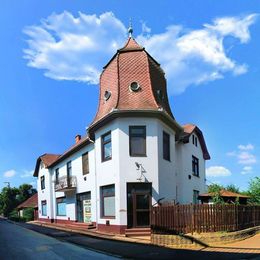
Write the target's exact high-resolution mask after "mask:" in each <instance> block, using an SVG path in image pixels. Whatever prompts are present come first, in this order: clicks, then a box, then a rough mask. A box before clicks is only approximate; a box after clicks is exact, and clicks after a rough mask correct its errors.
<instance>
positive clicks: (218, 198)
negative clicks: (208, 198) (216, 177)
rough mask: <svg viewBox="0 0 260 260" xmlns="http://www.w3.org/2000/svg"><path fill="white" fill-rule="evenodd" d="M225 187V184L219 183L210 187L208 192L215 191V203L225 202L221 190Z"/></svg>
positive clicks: (213, 199) (213, 198)
mask: <svg viewBox="0 0 260 260" xmlns="http://www.w3.org/2000/svg"><path fill="white" fill-rule="evenodd" d="M222 189H223V186H221V185H218V184H211V185H209V187H208V192H209V193H213V196H212V202H213V203H214V204H223V203H224V200H223V199H222V198H221V196H220V191H221V190H222Z"/></svg>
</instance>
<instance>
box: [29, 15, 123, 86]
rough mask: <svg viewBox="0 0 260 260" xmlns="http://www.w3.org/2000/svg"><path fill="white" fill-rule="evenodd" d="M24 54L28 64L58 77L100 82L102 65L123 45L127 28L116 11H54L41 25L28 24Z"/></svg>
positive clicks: (60, 78) (57, 78)
mask: <svg viewBox="0 0 260 260" xmlns="http://www.w3.org/2000/svg"><path fill="white" fill-rule="evenodd" d="M24 33H25V34H26V35H27V36H29V39H28V40H27V42H28V48H27V49H25V50H24V53H25V55H24V58H25V59H27V60H28V66H31V67H34V68H37V69H44V70H45V73H44V75H45V76H47V77H50V78H53V79H56V80H76V81H84V82H87V83H89V84H97V83H98V81H99V74H100V72H101V69H102V66H104V65H105V63H106V62H107V61H108V57H110V56H111V55H112V54H113V53H114V52H115V50H116V49H118V48H119V47H121V46H122V44H123V42H124V40H125V37H126V28H125V26H124V25H123V23H122V22H121V21H120V20H119V19H117V18H116V17H115V16H114V15H113V13H111V12H108V13H104V14H102V15H100V16H99V17H97V16H96V15H86V14H83V13H79V16H78V17H77V18H75V17H74V16H73V15H72V14H71V13H69V12H63V13H61V14H52V15H51V16H49V17H48V18H47V19H44V20H42V21H41V25H39V26H28V27H26V28H25V29H24Z"/></svg>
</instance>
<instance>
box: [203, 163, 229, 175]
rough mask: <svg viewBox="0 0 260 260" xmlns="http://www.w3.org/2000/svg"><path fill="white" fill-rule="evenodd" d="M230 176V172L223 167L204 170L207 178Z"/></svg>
mask: <svg viewBox="0 0 260 260" xmlns="http://www.w3.org/2000/svg"><path fill="white" fill-rule="evenodd" d="M230 175H231V172H230V170H229V169H227V168H225V167H223V166H211V167H209V168H207V169H206V176H207V177H227V176H230Z"/></svg>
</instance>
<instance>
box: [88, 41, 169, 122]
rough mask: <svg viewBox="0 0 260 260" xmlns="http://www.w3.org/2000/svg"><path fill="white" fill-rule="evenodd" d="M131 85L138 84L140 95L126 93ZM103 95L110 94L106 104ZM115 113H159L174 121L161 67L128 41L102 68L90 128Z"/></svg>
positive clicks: (132, 92) (139, 47) (133, 43)
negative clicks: (95, 108)
mask: <svg viewBox="0 0 260 260" xmlns="http://www.w3.org/2000/svg"><path fill="white" fill-rule="evenodd" d="M132 82H138V84H139V85H140V87H141V88H140V90H139V91H136V92H135V91H131V90H130V89H129V86H130V84H131V83H132ZM106 91H110V92H111V97H110V98H109V99H108V100H107V101H106V100H105V99H104V94H105V92H106ZM159 92H160V94H159ZM160 95H161V97H160ZM115 110H117V111H138V110H140V111H143V110H144V111H158V110H162V111H163V112H165V113H166V114H167V115H169V116H170V117H171V118H172V119H173V120H174V118H173V115H172V112H171V109H170V106H169V102H168V96H167V89H166V80H165V76H164V72H163V70H162V69H161V68H160V64H159V63H158V62H156V61H155V60H154V59H153V58H152V57H151V56H150V55H149V54H148V53H147V52H146V51H145V49H144V48H143V47H142V46H140V45H139V44H138V43H137V42H136V41H135V40H134V39H133V38H131V37H130V38H129V39H128V41H127V43H126V44H125V46H124V47H123V48H121V49H119V50H118V51H117V53H116V54H115V55H114V57H113V58H112V59H111V60H110V62H109V63H108V64H107V65H106V66H105V67H104V70H103V72H102V74H101V77H100V93H99V105H98V111H97V114H96V116H95V118H94V120H93V122H92V124H91V126H93V125H94V124H96V123H97V122H98V121H100V120H101V119H102V118H104V117H105V116H107V115H108V114H110V113H111V112H112V111H115Z"/></svg>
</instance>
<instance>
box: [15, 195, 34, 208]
mask: <svg viewBox="0 0 260 260" xmlns="http://www.w3.org/2000/svg"><path fill="white" fill-rule="evenodd" d="M37 207H38V193H35V194H34V195H32V196H31V197H30V198H29V199H27V200H26V201H24V202H23V203H21V204H20V205H18V206H17V209H24V208H37Z"/></svg>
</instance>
